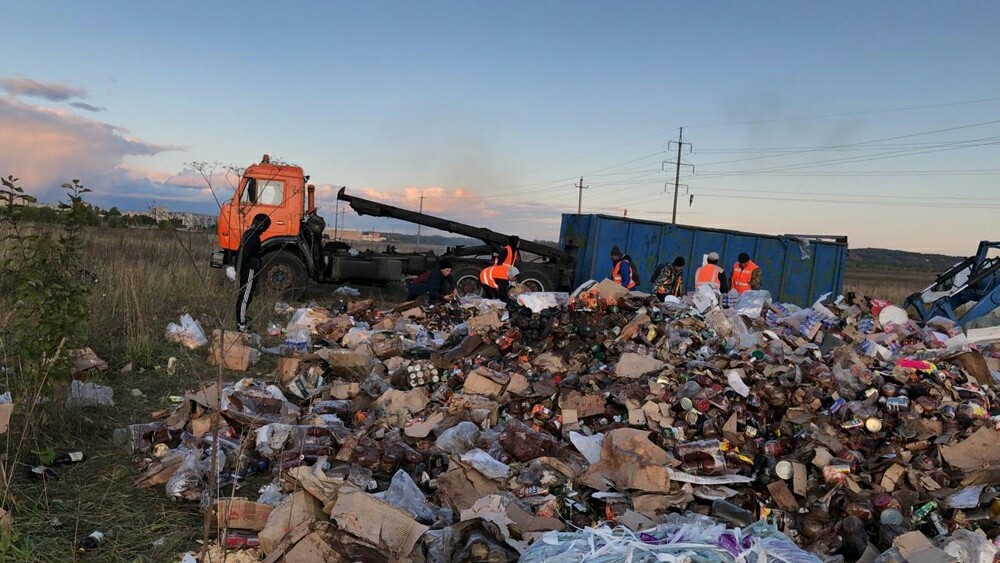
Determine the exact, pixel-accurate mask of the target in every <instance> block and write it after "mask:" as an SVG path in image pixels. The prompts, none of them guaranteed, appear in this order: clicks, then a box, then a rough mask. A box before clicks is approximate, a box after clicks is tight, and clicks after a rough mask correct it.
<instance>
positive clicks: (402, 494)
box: [372, 469, 451, 524]
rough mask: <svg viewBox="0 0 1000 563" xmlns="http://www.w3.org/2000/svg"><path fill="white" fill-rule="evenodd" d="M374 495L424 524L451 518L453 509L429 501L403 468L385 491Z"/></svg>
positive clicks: (393, 477) (397, 472)
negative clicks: (445, 508) (447, 509)
mask: <svg viewBox="0 0 1000 563" xmlns="http://www.w3.org/2000/svg"><path fill="white" fill-rule="evenodd" d="M372 496H374V497H376V498H380V499H382V500H384V501H385V502H388V503H389V504H391V505H393V506H396V507H399V508H402V509H403V510H405V511H407V512H409V513H410V514H412V515H413V516H414V517H415V518H416V519H417V520H418V521H419V522H422V523H424V524H433V523H434V522H435V521H437V520H438V518H439V517H442V518H447V519H448V520H450V514H451V511H450V510H449V511H447V512H445V511H443V510H442V509H441V508H439V507H436V506H434V505H432V504H431V503H429V502H427V497H425V496H424V493H423V492H422V491H421V490H420V487H418V486H417V484H416V483H414V482H413V479H412V478H411V477H410V476H409V475H408V474H407V473H406V472H405V471H403V470H402V469H400V470H398V471H396V474H395V475H393V476H392V481H390V482H389V488H388V489H386V490H385V492H381V493H375V494H374V495H372Z"/></svg>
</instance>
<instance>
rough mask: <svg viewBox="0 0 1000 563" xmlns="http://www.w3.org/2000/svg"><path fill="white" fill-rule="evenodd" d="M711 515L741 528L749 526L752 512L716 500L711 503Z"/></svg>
mask: <svg viewBox="0 0 1000 563" xmlns="http://www.w3.org/2000/svg"><path fill="white" fill-rule="evenodd" d="M712 516H714V517H716V518H721V519H722V520H725V521H726V522H729V523H731V524H733V525H735V526H739V527H741V528H743V527H746V526H749V525H750V524H751V523H752V522H753V513H751V512H750V511H749V510H746V509H744V508H741V507H739V506H736V505H735V504H733V503H731V502H727V501H724V500H716V501H714V502H713V503H712Z"/></svg>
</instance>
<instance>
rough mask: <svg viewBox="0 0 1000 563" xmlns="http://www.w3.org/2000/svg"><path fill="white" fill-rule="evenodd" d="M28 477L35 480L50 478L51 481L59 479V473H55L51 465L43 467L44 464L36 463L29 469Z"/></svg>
mask: <svg viewBox="0 0 1000 563" xmlns="http://www.w3.org/2000/svg"><path fill="white" fill-rule="evenodd" d="M28 477H31V478H32V479H35V480H36V481H48V480H49V479H52V480H53V481H58V480H59V474H58V473H56V472H55V470H53V469H52V468H51V467H45V466H44V465H36V466H34V467H32V468H31V469H29V470H28Z"/></svg>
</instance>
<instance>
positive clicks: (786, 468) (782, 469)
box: [774, 460, 794, 481]
mask: <svg viewBox="0 0 1000 563" xmlns="http://www.w3.org/2000/svg"><path fill="white" fill-rule="evenodd" d="M793 473H794V472H793V470H792V462H790V461H784V460H782V461H779V462H778V464H777V465H775V466H774V474H775V475H777V476H778V478H779V479H784V480H786V481H787V480H788V479H791V478H792V474H793Z"/></svg>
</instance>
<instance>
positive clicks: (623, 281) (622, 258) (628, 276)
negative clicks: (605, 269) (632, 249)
mask: <svg viewBox="0 0 1000 563" xmlns="http://www.w3.org/2000/svg"><path fill="white" fill-rule="evenodd" d="M611 261H612V263H613V264H614V266H613V267H612V268H611V279H612V280H613V281H614V282H615V283H617V284H619V285H621V286H622V287H624V288H625V289H632V288H634V287H635V286H637V285H639V280H638V279H637V278H638V276H636V273H637V272H636V271H635V267H634V266H632V259H631V258H630V257H629V256H628V255H627V254H626V255H623V254H622V251H621V250H620V249H619V248H618V246H617V245H615V246H613V247H611ZM623 266H624V267H623Z"/></svg>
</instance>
